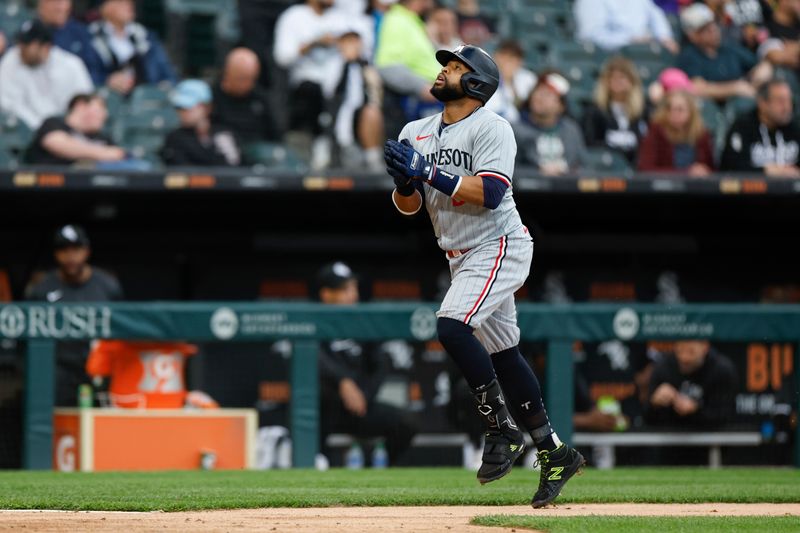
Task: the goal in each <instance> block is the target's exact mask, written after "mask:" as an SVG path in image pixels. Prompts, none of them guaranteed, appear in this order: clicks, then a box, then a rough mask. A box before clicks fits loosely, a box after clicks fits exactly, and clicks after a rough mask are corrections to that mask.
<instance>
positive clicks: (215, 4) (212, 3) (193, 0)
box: [166, 0, 225, 15]
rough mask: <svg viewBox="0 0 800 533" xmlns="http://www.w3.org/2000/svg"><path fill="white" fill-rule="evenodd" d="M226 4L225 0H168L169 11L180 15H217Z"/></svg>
mask: <svg viewBox="0 0 800 533" xmlns="http://www.w3.org/2000/svg"><path fill="white" fill-rule="evenodd" d="M224 4H225V0H167V2H166V8H167V11H168V12H169V13H176V14H179V15H188V14H200V15H217V14H219V13H220V10H221V9H222V8H223V7H225V6H224Z"/></svg>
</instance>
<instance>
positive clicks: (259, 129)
mask: <svg viewBox="0 0 800 533" xmlns="http://www.w3.org/2000/svg"><path fill="white" fill-rule="evenodd" d="M260 71H261V66H260V64H259V61H258V56H257V55H256V53H255V52H253V51H252V50H250V49H248V48H234V49H233V50H231V51H230V52H229V53H228V55H227V57H226V58H225V66H224V67H223V69H222V76H221V77H220V79H219V81H218V82H217V84H216V85H214V90H213V98H212V100H213V103H214V105H213V108H212V110H211V124H212V125H213V126H214V128H216V129H220V130H228V131H231V132H232V133H233V134H234V135H236V138H237V140H238V141H239V142H241V143H242V144H247V143H253V142H258V141H275V140H277V139H278V132H277V131H276V129H275V124H274V120H273V118H272V112H271V105H270V100H269V96H268V95H267V92H266V91H265V90H264V89H263V88H262V87H260V86H259V85H258V79H259V76H260Z"/></svg>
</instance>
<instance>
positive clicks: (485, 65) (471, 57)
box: [436, 44, 500, 104]
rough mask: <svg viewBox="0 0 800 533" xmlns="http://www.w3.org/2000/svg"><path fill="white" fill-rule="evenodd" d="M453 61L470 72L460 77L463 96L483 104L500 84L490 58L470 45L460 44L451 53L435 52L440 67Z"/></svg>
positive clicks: (495, 65)
mask: <svg viewBox="0 0 800 533" xmlns="http://www.w3.org/2000/svg"><path fill="white" fill-rule="evenodd" d="M453 60H456V61H461V62H462V63H464V64H465V65H466V66H467V67H469V69H470V70H471V71H472V72H468V73H466V74H464V75H463V76H461V87H462V88H463V89H464V94H466V95H467V96H471V97H473V98H477V99H478V100H480V101H481V102H483V103H484V104H485V103H486V102H487V101H488V100H489V98H491V97H492V95H493V94H494V92H495V91H496V90H497V85H498V84H499V83H500V72H499V71H498V70H497V64H495V62H494V59H492V56H490V55H489V54H487V53H486V52H485V51H484V50H483V49H482V48H478V47H477V46H472V45H470V44H462V45H461V46H459V47H458V48H456V49H455V50H453V51H452V52H451V51H450V50H439V51H438V52H436V61H438V62H439V64H440V65H442V66H445V65H447V63H448V62H450V61H453Z"/></svg>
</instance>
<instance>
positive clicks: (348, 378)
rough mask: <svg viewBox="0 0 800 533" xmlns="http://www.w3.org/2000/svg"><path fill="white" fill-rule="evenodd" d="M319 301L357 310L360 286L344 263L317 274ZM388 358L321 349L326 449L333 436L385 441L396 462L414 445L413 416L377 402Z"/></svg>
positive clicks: (354, 347) (350, 345)
mask: <svg viewBox="0 0 800 533" xmlns="http://www.w3.org/2000/svg"><path fill="white" fill-rule="evenodd" d="M317 284H318V287H319V299H320V301H321V302H322V303H323V304H326V305H339V306H341V305H354V304H356V303H357V302H358V301H359V292H358V280H357V279H356V276H355V274H353V271H352V270H351V269H350V267H348V266H347V265H346V264H344V263H342V262H336V263H332V264H330V265H327V266H325V267H323V268H322V269H321V270H320V271H319V273H318V274H317ZM389 364H390V361H389V358H388V354H386V353H384V352H383V351H382V350H381V349H380V348H379V346H376V345H374V344H371V343H362V342H358V341H355V340H352V339H339V340H334V341H331V342H325V343H322V345H321V347H320V353H319V372H320V387H321V395H320V399H321V404H322V407H321V417H320V420H321V421H322V425H323V426H322V432H321V433H322V437H323V443H324V438H325V436H327V435H329V434H330V433H333V432H344V433H350V434H352V435H354V436H356V437H373V436H383V437H385V438H386V448H387V451H388V452H389V459H390V460H391V461H393V462H395V461H397V459H398V457H399V456H400V455H402V453H403V451H405V450H406V449H407V448H408V446H409V445H410V443H411V438H412V437H413V436H414V434H415V433H416V427H415V426H416V425H415V423H414V421H413V418H412V417H411V416H410V412H408V411H406V410H404V409H401V408H398V407H394V406H390V405H387V404H384V403H382V402H380V401H378V400H377V398H376V396H377V394H378V391H379V389H380V387H381V385H382V384H383V382H384V380H385V378H386V374H387V371H388V370H389Z"/></svg>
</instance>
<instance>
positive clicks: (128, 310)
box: [0, 302, 800, 469]
mask: <svg viewBox="0 0 800 533" xmlns="http://www.w3.org/2000/svg"><path fill="white" fill-rule="evenodd" d="M435 309H436V306H435V305H434V304H430V303H373V304H361V305H358V306H352V307H336V306H323V305H320V304H308V303H226V302H204V303H198V302H192V303H176V302H154V303H109V304H105V303H104V304H50V305H48V304H34V303H20V304H7V305H2V306H0V336H2V337H5V338H11V339H24V340H26V341H27V353H26V364H25V390H24V416H23V467H24V468H27V469H49V468H51V467H52V438H53V429H52V414H53V398H54V382H53V380H54V377H55V344H56V342H57V341H58V340H80V339H86V340H88V339H101V338H108V339H129V340H137V339H138V340H145V339H147V340H174V339H182V340H186V341H193V342H201V341H216V342H220V341H223V342H239V341H269V340H277V339H289V340H291V341H292V342H293V343H294V350H293V356H292V361H291V378H290V381H291V390H292V399H291V411H290V426H291V431H292V435H293V439H292V443H293V447H294V449H293V457H294V464H295V465H296V466H300V467H308V466H312V465H313V464H314V456H315V454H316V452H317V446H318V432H319V380H318V371H317V349H318V343H319V341H321V340H326V339H335V338H355V339H360V340H380V339H407V340H413V341H425V340H429V339H432V338H433V337H434V336H435V335H436V316H435V314H434V311H435ZM518 312H519V326H520V330H521V332H522V337H523V340H528V341H545V342H547V346H548V351H547V366H546V368H547V370H546V372H547V376H546V380H547V383H548V387H547V398H546V403H547V406H548V414H549V415H550V417H551V419H552V421H553V422H554V425H555V426H556V427H558V428H559V435H560V436H561V437H562V439H564V440H566V441H568V442H569V441H571V437H572V433H573V432H572V413H573V358H572V344H573V342H574V341H576V340H581V341H587V342H591V341H602V340H608V339H614V338H617V339H620V340H623V341H643V340H674V339H697V338H705V339H709V340H712V341H762V342H792V343H798V344H800V306H799V305H758V304H736V305H732V304H686V305H680V306H663V305H656V304H633V305H618V304H569V305H544V304H520V305H519V306H518ZM795 353H796V354H800V349H798V350H796V351H795ZM795 357H796V359H797V358H800V356H798V355H796V356H795ZM794 380H795V391H800V362H798V361H797V360H795V364H794ZM798 396H800V395H798ZM798 407H800V400H799V399H798V398H797V397H796V398H795V400H794V408H795V410H798ZM795 431H796V433H795V449H794V457H795V460H794V463H795V466H798V467H800V428H797V429H796V430H795Z"/></svg>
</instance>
